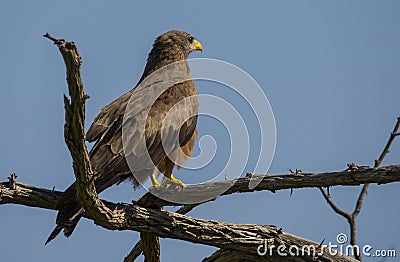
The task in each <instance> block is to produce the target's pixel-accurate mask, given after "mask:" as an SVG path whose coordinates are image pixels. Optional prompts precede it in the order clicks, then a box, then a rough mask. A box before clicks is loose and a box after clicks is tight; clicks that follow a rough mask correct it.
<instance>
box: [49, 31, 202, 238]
mask: <svg viewBox="0 0 400 262" xmlns="http://www.w3.org/2000/svg"><path fill="white" fill-rule="evenodd" d="M202 49H203V48H202V46H201V44H200V42H199V41H197V40H196V39H195V38H194V37H193V36H192V35H191V34H188V33H186V32H182V31H178V30H174V31H169V32H166V33H164V34H162V35H160V36H159V37H157V38H156V40H155V41H154V44H153V48H152V50H151V52H150V53H149V56H148V58H147V64H146V67H145V69H144V72H143V75H142V77H141V78H140V80H139V82H138V84H137V85H136V88H134V89H132V90H131V91H129V92H128V93H126V94H124V95H123V96H121V97H119V98H118V99H116V100H115V101H113V102H112V103H110V104H109V105H108V106H106V107H104V108H103V109H102V110H101V112H100V113H99V115H98V116H97V117H96V119H95V120H94V122H93V124H92V125H91V126H90V128H89V130H88V131H87V133H86V140H87V141H89V142H94V141H96V143H95V145H94V146H93V148H92V150H91V151H90V153H89V155H90V162H91V165H92V169H93V172H94V178H95V182H94V183H95V186H96V189H97V192H98V193H100V192H101V191H103V190H105V189H106V188H108V187H110V186H112V185H114V184H118V183H120V182H122V181H124V180H126V179H128V178H130V179H132V181H133V182H134V185H135V186H138V185H139V184H140V183H142V182H143V180H146V179H147V178H149V177H151V176H152V175H153V171H154V166H153V168H151V167H150V168H149V167H148V166H146V167H142V166H141V165H142V162H143V160H142V156H143V155H145V153H143V152H138V151H137V150H135V147H136V145H137V144H139V143H140V140H142V141H143V139H144V141H145V147H146V149H147V150H146V151H147V152H146V154H147V156H150V158H151V160H152V162H153V163H154V165H155V166H157V169H158V171H159V172H161V173H163V175H164V176H165V177H166V178H169V179H171V180H172V181H173V182H175V183H180V184H183V183H182V182H180V181H179V180H177V179H175V178H174V177H173V176H172V170H173V168H174V166H175V165H178V167H179V165H180V164H182V161H183V159H182V157H178V158H179V159H170V158H171V154H168V156H167V153H166V152H165V148H164V147H163V143H162V141H161V140H162V136H163V135H165V134H164V133H163V134H162V132H166V133H167V136H166V137H167V138H169V137H173V136H175V137H178V141H179V144H177V146H178V147H180V149H181V150H182V152H183V153H184V154H185V155H186V156H191V153H192V150H193V148H194V143H195V138H196V137H197V130H196V123H197V110H198V101H197V90H196V87H195V84H194V82H193V80H192V79H191V78H190V79H186V80H185V81H182V82H180V83H177V84H174V85H172V86H170V87H169V88H167V89H166V90H164V91H163V92H162V93H161V94H160V95H157V94H156V95H157V97H156V99H155V101H154V103H149V101H148V99H147V98H148V97H151V96H154V92H155V88H152V84H151V83H154V85H155V83H156V82H157V81H160V80H159V79H156V80H153V82H151V81H150V82H149V83H150V84H149V83H147V84H144V85H141V84H142V83H143V82H145V81H146V80H147V79H149V78H150V77H149V76H150V75H151V74H152V73H153V72H155V71H157V70H158V69H160V68H165V66H168V65H171V64H174V63H175V62H178V61H181V62H179V63H183V67H182V71H187V72H186V73H188V74H189V76H190V71H189V66H188V64H187V61H186V59H187V58H188V55H189V54H190V53H191V52H192V51H194V50H200V51H202ZM157 72H158V71H157ZM153 75H154V74H153ZM161 77H164V78H165V77H166V78H168V77H169V75H168V74H164V75H163V74H161ZM162 80H163V79H161V81H162ZM149 85H150V86H149ZM188 97H192V98H193V97H194V98H195V99H191V100H189V103H185V104H184V105H183V106H181V107H180V108H179V110H178V111H173V112H174V114H175V115H173V116H172V121H171V120H170V121H166V123H163V120H164V119H165V118H166V115H167V113H168V112H169V111H170V110H171V108H173V107H174V105H176V104H177V103H178V102H180V101H182V100H184V99H185V98H188ZM128 104H129V105H131V104H133V109H132V108H130V111H129V112H128V109H127V106H128ZM128 107H129V106H128ZM126 111H127V112H128V114H129V115H128V117H127V116H125V119H124V114H125V113H126ZM184 111H185V112H184ZM180 112H181V113H182V112H183V113H188V114H189V115H190V116H191V117H190V118H187V119H186V120H185V121H184V122H182V121H181V120H178V119H179V118H180V116H181V115H180ZM175 116H176V119H177V120H176V121H175V120H174V119H175ZM167 118H168V117H167ZM124 121H129V123H133V124H132V125H131V127H130V128H131V129H133V131H134V135H132V137H130V138H128V144H129V148H131V149H132V150H131V151H129V159H130V161H127V159H128V156H127V155H126V154H125V152H124V148H123V145H122V144H123V142H122V140H123V131H122V130H123V123H124ZM138 123H145V124H143V127H144V130H140V129H139V128H138V127H137V126H135V125H136V124H138ZM162 124H163V125H164V126H162ZM135 128H136V129H137V130H136V129H135ZM172 147H173V146H172ZM176 149H177V148H171V149H170V150H172V151H174V150H176ZM128 150H129V149H128ZM172 155H174V154H172ZM128 162H129V163H133V165H134V169H135V171H134V173H135V174H133V172H132V171H133V170H132V165H129V164H128ZM130 167H131V168H130ZM152 180H153V183H155V179H154V177H153V179H152ZM56 208H57V209H58V210H59V212H58V214H57V220H56V223H57V226H56V227H55V229H54V230H53V231H52V233H51V234H50V236H49V238H48V239H47V241H46V244H47V243H49V242H50V241H51V240H52V239H54V238H55V237H56V236H57V235H58V234H59V233H60V232H61V230H64V235H65V236H67V237H68V236H70V235H71V234H72V232H73V230H74V229H75V227H76V225H77V223H78V222H79V219H80V218H81V217H82V214H83V213H84V209H83V208H82V207H81V206H80V205H79V203H78V200H77V198H76V190H75V183H74V184H72V185H71V186H70V187H69V188H68V189H67V190H66V191H65V192H64V193H63V194H62V195H61V196H60V198H59V199H58V201H57V204H56Z"/></svg>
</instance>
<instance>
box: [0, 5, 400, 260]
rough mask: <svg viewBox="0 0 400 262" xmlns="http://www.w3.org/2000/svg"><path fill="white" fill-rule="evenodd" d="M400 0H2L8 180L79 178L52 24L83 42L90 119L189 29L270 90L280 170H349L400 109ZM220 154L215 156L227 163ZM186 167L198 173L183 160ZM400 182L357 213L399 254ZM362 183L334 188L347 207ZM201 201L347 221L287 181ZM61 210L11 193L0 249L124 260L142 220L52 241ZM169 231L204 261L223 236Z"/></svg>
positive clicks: (169, 254) (332, 231) (228, 210)
mask: <svg viewBox="0 0 400 262" xmlns="http://www.w3.org/2000/svg"><path fill="white" fill-rule="evenodd" d="M399 11H400V3H399V2H398V1H394V0H393V1H389V0H387V1H360V0H358V1H344V0H343V1H282V0H280V1H263V2H261V1H259V2H256V3H244V2H243V3H236V4H234V3H232V1H219V2H217V1H202V2H198V1H196V2H188V1H175V2H174V3H167V2H166V1H165V2H161V1H160V2H159V3H157V4H154V3H140V4H138V3H134V2H132V1H120V2H118V3H111V2H109V1H96V2H95V1H92V2H85V3H83V2H82V1H68V2H65V1H63V2H61V1H41V2H40V3H36V2H33V1H9V2H2V3H1V4H0V33H1V39H2V41H0V47H1V49H0V50H2V52H1V60H0V72H1V78H0V87H1V95H0V114H1V119H2V123H3V124H2V128H1V131H0V134H1V135H0V143H1V147H0V159H1V163H2V164H1V165H0V176H1V180H5V179H6V177H7V176H8V175H9V174H10V173H11V172H16V173H17V174H18V180H19V181H20V182H24V183H28V184H32V185H35V186H38V187H44V188H53V187H55V188H56V189H57V190H63V189H65V188H66V187H67V186H68V185H69V184H70V183H71V182H72V181H73V179H74V178H73V173H72V168H71V158H70V156H69V152H68V151H67V148H66V146H65V144H64V141H63V123H64V111H63V104H62V95H63V94H64V93H66V92H67V88H66V82H65V69H64V64H63V61H62V59H61V56H60V54H59V52H58V50H57V49H56V48H55V47H54V46H52V44H51V43H50V42H49V41H48V40H46V39H44V38H43V37H42V35H43V34H44V33H45V32H50V33H51V34H53V35H54V36H56V37H62V38H65V39H68V40H73V41H75V43H77V45H78V48H79V51H80V54H81V55H82V57H83V65H82V75H83V81H84V85H85V88H86V91H87V93H89V94H90V96H91V99H89V100H88V102H87V124H90V123H91V121H93V119H94V117H95V116H96V114H97V113H98V111H99V109H100V108H101V107H103V106H105V105H107V104H108V103H109V102H111V101H112V100H113V99H115V98H117V97H118V96H120V95H121V94H123V93H125V92H126V91H128V90H130V89H131V88H132V87H133V86H134V85H135V84H136V82H137V81H138V79H139V77H140V75H141V74H142V70H143V68H144V65H145V60H146V57H147V54H148V52H149V51H150V48H151V44H152V42H153V40H154V38H155V37H156V36H157V35H159V34H161V33H163V32H165V31H168V30H171V29H181V30H184V31H187V32H190V33H192V34H193V35H195V36H196V37H197V39H199V40H200V41H201V42H202V44H203V47H204V51H203V53H195V54H193V55H191V57H207V58H216V59H221V60H224V61H227V62H230V63H232V64H235V65H237V66H239V67H240V68H242V69H244V70H245V71H247V72H248V73H249V74H250V75H251V76H252V77H253V78H254V79H255V80H256V81H257V82H258V83H259V84H260V86H261V87H262V88H263V90H264V92H265V93H266V94H267V96H268V98H269V102H270V104H271V106H272V109H273V111H274V115H275V119H276V127H277V144H276V153H275V157H274V160H273V162H272V166H271V168H270V170H269V173H271V174H276V173H287V172H288V169H289V168H291V169H295V168H300V169H302V170H303V171H315V172H318V171H334V170H343V169H345V168H346V164H347V163H349V162H355V163H357V164H359V165H372V164H373V160H374V159H375V158H377V157H378V156H379V154H380V152H381V150H382V148H383V146H384V144H385V143H386V140H387V138H388V135H389V132H390V131H391V130H392V128H393V125H394V123H395V119H396V117H397V116H399V115H400V108H399V97H400V88H399V86H400V79H399V69H400V51H399V46H400V34H399V29H398V25H399V24H400V16H399V15H398V13H399ZM206 88H207V84H206V83H200V84H199V89H200V91H203V92H205V91H204V90H206ZM210 92H216V93H218V92H219V93H222V92H220V91H218V90H216V91H210ZM222 95H224V94H222ZM229 95H230V94H226V98H227V99H229ZM238 110H240V107H239V108H238ZM198 128H199V131H200V134H209V133H210V134H212V133H213V132H214V135H215V136H216V137H218V136H222V135H223V134H225V133H224V132H225V131H224V130H220V129H219V128H218V126H217V127H216V128H215V126H214V125H211V124H209V123H207V121H206V120H202V121H200V122H199V126H198ZM250 154H251V153H250ZM253 157H254V156H253ZM399 157H400V149H399V141H395V143H394V145H393V147H392V149H391V152H390V154H389V155H388V156H387V158H386V159H385V161H384V164H395V163H399V159H400V158H399ZM223 160H224V158H223V157H222V158H217V159H216V160H215V161H217V162H216V163H214V164H215V165H216V166H215V168H216V169H217V168H218V166H219V165H221V163H222V164H223V162H222V161H223ZM246 171H249V172H251V170H246ZM189 173H190V174H189ZM199 173H200V174H196V172H188V174H187V176H194V175H198V176H200V175H201V172H200V171H199ZM179 177H180V178H181V179H182V180H183V181H185V180H187V179H186V178H185V174H184V172H181V173H179ZM399 189H400V187H399V184H397V183H396V184H391V185H381V186H375V185H374V186H372V187H370V190H369V193H368V196H367V198H366V199H365V205H364V207H363V210H362V212H361V214H360V216H359V220H358V239H359V244H360V245H364V244H369V245H372V246H373V247H374V248H375V249H393V248H395V249H396V250H397V253H398V254H400V242H399V237H398V236H399V235H400V228H399V227H398V217H399V215H400V209H399V208H398V203H397V199H398V194H399V193H398V192H399ZM358 191H359V188H350V187H335V188H332V189H331V194H332V196H333V198H334V200H335V201H336V202H337V203H338V204H339V205H340V206H341V207H343V208H344V209H346V210H352V209H353V206H354V202H355V199H356V197H357V195H358ZM143 193H144V191H143V190H139V191H137V192H133V191H132V187H131V185H130V184H129V183H126V184H123V185H120V186H118V187H114V188H111V189H110V190H108V191H106V192H104V193H103V194H102V195H101V196H102V198H104V199H108V200H112V201H125V202H129V201H130V200H131V199H134V198H137V197H139V196H140V195H141V194H143ZM190 215H191V216H193V217H199V218H205V219H216V220H222V221H229V222H234V223H260V224H275V225H277V226H278V227H282V228H283V230H284V231H287V232H290V233H293V234H296V235H299V236H302V237H305V238H309V239H312V240H314V241H317V242H320V241H321V240H322V239H325V241H326V242H329V241H331V242H332V243H335V241H336V235H337V234H339V233H341V232H344V233H348V226H347V223H346V222H345V221H344V220H343V219H342V218H341V217H339V216H338V215H336V214H334V213H333V212H332V211H331V209H330V208H329V207H328V206H327V205H326V203H324V200H323V199H322V197H321V195H320V193H319V191H318V190H317V189H301V190H295V191H294V194H293V195H292V196H290V192H289V191H281V192H277V193H275V194H272V193H270V192H259V193H252V194H237V195H231V196H228V197H223V198H220V199H218V200H217V201H214V202H212V203H208V204H205V205H202V206H201V207H199V208H197V209H195V210H194V211H192V212H191V213H190ZM55 216H56V213H55V212H54V211H47V210H41V209H36V208H28V207H23V206H16V205H12V206H11V205H8V206H1V207H0V232H1V235H2V237H1V239H2V240H1V245H0V252H1V253H2V259H4V261H23V260H28V259H29V260H30V261H71V260H74V261H88V260H89V261H90V260H96V261H121V260H122V258H123V257H124V256H125V255H126V254H127V253H128V252H129V250H130V249H131V247H132V246H133V244H134V243H136V241H137V240H138V235H139V234H138V233H136V232H112V231H107V230H105V229H102V228H100V227H97V226H95V225H94V224H93V222H91V221H88V220H83V221H81V222H80V224H79V225H78V227H77V229H76V232H74V234H73V235H72V236H71V237H70V238H69V239H66V238H64V237H63V236H60V237H59V238H57V239H56V240H55V241H53V242H52V243H51V244H50V245H48V246H44V241H45V240H46V238H47V236H48V234H49V233H50V231H51V230H52V228H53V226H54V224H55ZM161 244H162V247H161V252H162V261H188V258H189V257H190V258H192V259H191V260H192V261H198V260H200V259H201V258H203V257H205V256H207V255H209V254H211V253H212V252H213V250H215V249H214V248H210V247H206V246H202V245H195V244H188V243H184V242H182V241H176V240H162V241H161ZM365 260H366V261H373V259H372V258H369V259H367V258H366V259H365ZM387 261H395V259H387Z"/></svg>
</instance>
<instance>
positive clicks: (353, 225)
mask: <svg viewBox="0 0 400 262" xmlns="http://www.w3.org/2000/svg"><path fill="white" fill-rule="evenodd" d="M399 127H400V117H397V122H396V124H395V126H394V128H393V131H392V132H391V133H390V136H389V139H388V141H387V143H386V145H385V147H384V149H383V151H382V153H381V155H380V156H379V158H378V159H376V160H375V161H374V162H375V164H374V168H378V167H379V166H380V165H381V163H382V161H383V159H384V158H385V156H386V155H387V154H388V153H389V149H390V146H391V145H392V143H393V141H394V139H395V138H396V137H397V136H398V135H400V133H399V132H398V130H399ZM349 168H350V169H354V168H356V169H357V168H358V167H357V166H356V165H354V164H352V165H349ZM369 185H370V183H365V184H364V185H363V187H362V189H361V192H360V194H359V196H358V199H357V202H356V205H355V207H354V211H353V213H351V214H350V213H348V212H346V211H344V210H342V209H340V208H339V207H338V206H337V205H336V204H335V203H334V202H333V200H332V199H331V198H330V195H329V194H328V193H326V192H325V190H324V189H323V188H322V187H320V188H319V189H320V191H321V193H322V196H323V197H324V198H325V200H326V202H327V203H328V205H329V206H330V207H331V208H332V209H333V211H335V212H336V213H337V214H339V215H340V216H342V217H344V218H345V219H346V220H347V222H348V223H349V226H350V244H351V245H352V246H353V253H354V256H355V258H356V259H357V260H359V261H362V256H361V253H360V251H359V248H357V216H358V214H359V213H360V211H361V208H362V205H363V202H364V198H365V196H366V195H367V192H368V187H369Z"/></svg>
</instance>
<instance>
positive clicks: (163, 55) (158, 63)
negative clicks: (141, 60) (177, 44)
mask: <svg viewBox="0 0 400 262" xmlns="http://www.w3.org/2000/svg"><path fill="white" fill-rule="evenodd" d="M186 59H187V55H186V54H183V53H182V51H180V49H178V48H167V49H162V50H157V49H155V48H153V49H152V50H151V52H150V54H149V57H148V58H147V63H146V67H145V69H144V71H143V75H142V77H141V78H140V80H139V83H138V84H140V83H141V82H142V81H143V79H145V78H146V77H148V76H149V75H150V74H152V73H153V72H155V71H156V70H158V69H160V68H162V67H164V66H167V65H169V64H172V63H175V62H178V61H183V60H186Z"/></svg>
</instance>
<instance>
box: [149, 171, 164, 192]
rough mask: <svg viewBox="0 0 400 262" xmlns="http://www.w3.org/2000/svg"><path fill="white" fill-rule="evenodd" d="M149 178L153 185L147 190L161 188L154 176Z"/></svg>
mask: <svg viewBox="0 0 400 262" xmlns="http://www.w3.org/2000/svg"><path fill="white" fill-rule="evenodd" d="M150 178H151V182H152V183H153V185H152V186H151V187H150V188H149V190H152V189H159V188H160V187H161V184H160V183H159V182H158V180H157V178H156V176H155V175H154V174H152V175H151V177H150Z"/></svg>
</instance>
